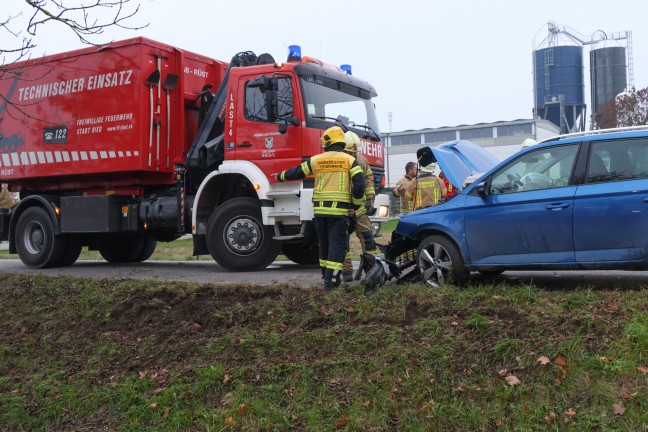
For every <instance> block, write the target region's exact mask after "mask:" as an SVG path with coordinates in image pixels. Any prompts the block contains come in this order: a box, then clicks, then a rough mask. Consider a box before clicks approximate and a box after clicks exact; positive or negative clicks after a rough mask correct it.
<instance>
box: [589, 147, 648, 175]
mask: <svg viewBox="0 0 648 432" xmlns="http://www.w3.org/2000/svg"><path fill="white" fill-rule="evenodd" d="M644 178H648V139H646V138H642V139H632V140H613V141H599V142H593V143H592V146H591V150H590V155H589V160H588V162H587V178H586V181H587V183H606V182H614V181H624V180H636V179H644Z"/></svg>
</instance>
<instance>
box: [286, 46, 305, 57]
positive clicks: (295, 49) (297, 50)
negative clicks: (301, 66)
mask: <svg viewBox="0 0 648 432" xmlns="http://www.w3.org/2000/svg"><path fill="white" fill-rule="evenodd" d="M301 59H302V56H301V47H300V46H299V45H290V46H289V47H288V61H301Z"/></svg>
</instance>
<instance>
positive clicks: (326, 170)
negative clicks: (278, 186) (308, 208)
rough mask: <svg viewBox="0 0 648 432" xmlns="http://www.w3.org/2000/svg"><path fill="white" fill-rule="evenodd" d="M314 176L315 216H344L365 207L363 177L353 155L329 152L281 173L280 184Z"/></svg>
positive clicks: (334, 151)
mask: <svg viewBox="0 0 648 432" xmlns="http://www.w3.org/2000/svg"><path fill="white" fill-rule="evenodd" d="M311 174H312V175H313V177H314V178H315V185H314V187H313V205H314V213H315V215H320V216H347V215H348V213H349V208H354V209H356V208H358V207H359V206H360V205H364V187H365V186H364V182H365V179H364V174H363V173H362V168H361V167H360V165H358V162H357V161H356V160H355V158H354V157H353V156H350V155H348V154H346V153H344V152H342V151H337V150H329V151H325V152H324V153H322V154H319V155H315V156H313V157H311V158H310V159H308V160H306V161H304V162H302V163H301V164H300V165H298V166H296V167H293V168H290V169H287V170H286V171H283V172H282V173H281V174H279V176H278V180H279V181H284V180H299V179H302V178H304V177H306V176H309V175H311Z"/></svg>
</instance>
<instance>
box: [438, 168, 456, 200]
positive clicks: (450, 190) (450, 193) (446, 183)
mask: <svg viewBox="0 0 648 432" xmlns="http://www.w3.org/2000/svg"><path fill="white" fill-rule="evenodd" d="M439 178H440V179H441V180H442V181H443V185H444V186H445V187H446V190H447V192H446V194H445V196H444V197H443V198H446V199H447V198H450V197H451V196H453V195H455V194H456V193H457V188H456V187H454V185H453V184H452V183H450V180H448V177H446V176H445V174H444V173H443V171H439Z"/></svg>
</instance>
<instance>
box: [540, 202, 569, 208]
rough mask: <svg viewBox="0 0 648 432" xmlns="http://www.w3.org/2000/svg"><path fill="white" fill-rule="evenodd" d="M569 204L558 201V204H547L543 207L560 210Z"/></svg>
mask: <svg viewBox="0 0 648 432" xmlns="http://www.w3.org/2000/svg"><path fill="white" fill-rule="evenodd" d="M569 206H570V204H569V203H559V204H547V205H546V206H545V208H546V209H547V210H562V209H566V208H568V207H569Z"/></svg>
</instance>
